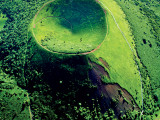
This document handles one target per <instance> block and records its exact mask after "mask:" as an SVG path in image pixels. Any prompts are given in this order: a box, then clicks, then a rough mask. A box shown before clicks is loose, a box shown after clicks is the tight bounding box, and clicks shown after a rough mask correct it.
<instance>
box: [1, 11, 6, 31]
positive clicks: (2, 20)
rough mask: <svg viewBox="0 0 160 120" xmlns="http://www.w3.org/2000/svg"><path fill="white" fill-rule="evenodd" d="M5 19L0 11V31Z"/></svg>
mask: <svg viewBox="0 0 160 120" xmlns="http://www.w3.org/2000/svg"><path fill="white" fill-rule="evenodd" d="M3 16H4V18H3ZM6 20H7V18H6V16H5V15H4V14H2V13H0V31H1V30H2V29H3V26H4V25H5V22H6Z"/></svg>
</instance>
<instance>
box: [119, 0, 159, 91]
mask: <svg viewBox="0 0 160 120" xmlns="http://www.w3.org/2000/svg"><path fill="white" fill-rule="evenodd" d="M116 1H117V2H118V4H119V5H120V6H121V7H122V9H123V10H124V11H125V14H126V16H127V19H128V21H129V22H130V24H131V26H132V30H133V34H134V36H135V42H136V49H137V52H138V55H139V57H140V59H141V62H142V63H143V65H144V66H145V67H146V69H147V71H148V74H149V77H150V79H151V85H152V88H153V89H156V88H160V80H159V78H160V69H159V68H160V60H159V58H160V52H159V45H158V44H159V38H160V34H159V33H160V31H159V25H160V22H159V19H160V14H159V13H160V12H159V9H158V8H159V3H158V1H156V0H154V1H152V2H151V1H148V0H146V1H144V2H141V1H138V3H137V2H136V3H137V5H135V1H124V0H121V1H119V0H116ZM146 3H147V4H146ZM138 23H141V24H138Z"/></svg>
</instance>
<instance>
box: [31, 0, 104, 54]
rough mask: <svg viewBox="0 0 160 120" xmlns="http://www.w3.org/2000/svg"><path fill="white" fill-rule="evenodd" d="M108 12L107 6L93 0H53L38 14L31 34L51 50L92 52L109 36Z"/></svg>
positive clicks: (59, 51)
mask: <svg viewBox="0 0 160 120" xmlns="http://www.w3.org/2000/svg"><path fill="white" fill-rule="evenodd" d="M105 16H106V15H105V12H104V10H103V9H102V8H101V6H100V5H99V4H98V3H97V2H95V1H93V0H88V1H84V0H78V1H76V0H72V1H70V2H69V1H67V0H63V1H62V0H56V1H51V2H48V3H46V4H45V5H44V6H43V7H42V8H41V9H40V10H39V11H38V13H37V14H36V15H35V18H34V20H33V24H32V25H33V26H32V27H33V28H32V34H33V36H34V38H35V39H36V41H37V42H38V43H39V44H40V45H41V46H42V47H43V48H45V49H47V50H49V51H51V52H58V53H71V54H72V53H85V52H90V51H92V50H94V49H96V48H97V47H98V46H99V45H100V44H101V43H102V42H103V40H104V38H105V37H106V34H107V24H106V18H105Z"/></svg>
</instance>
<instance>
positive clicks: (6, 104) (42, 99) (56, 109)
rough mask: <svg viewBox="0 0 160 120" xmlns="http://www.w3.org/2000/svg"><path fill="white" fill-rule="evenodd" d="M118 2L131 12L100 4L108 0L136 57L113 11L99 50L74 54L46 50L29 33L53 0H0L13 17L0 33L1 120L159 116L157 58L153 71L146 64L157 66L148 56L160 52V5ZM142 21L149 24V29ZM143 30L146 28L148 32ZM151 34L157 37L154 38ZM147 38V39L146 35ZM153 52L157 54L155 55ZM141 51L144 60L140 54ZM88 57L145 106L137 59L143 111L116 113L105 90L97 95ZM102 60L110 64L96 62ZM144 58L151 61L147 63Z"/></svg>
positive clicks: (4, 10) (7, 20) (1, 7)
mask: <svg viewBox="0 0 160 120" xmlns="http://www.w3.org/2000/svg"><path fill="white" fill-rule="evenodd" d="M116 1H117V2H118V4H119V5H120V6H121V7H122V10H123V11H124V13H125V14H126V16H125V14H124V13H123V11H122V10H121V8H120V7H119V6H118V5H117V4H116V3H115V2H114V1H113V0H107V1H104V0H101V1H100V2H102V3H103V4H104V5H102V6H103V7H104V9H106V8H105V6H106V7H108V8H109V9H110V10H111V11H112V13H113V15H114V17H115V19H116V20H117V23H118V25H119V27H120V28H121V30H122V31H123V33H124V34H125V36H126V38H127V40H128V42H129V44H130V45H131V46H130V47H131V48H132V50H133V53H134V55H135V56H134V55H133V53H132V51H131V49H130V47H129V46H128V44H127V43H126V41H125V39H124V37H123V35H122V34H121V32H120V31H119V29H118V28H117V25H116V24H115V21H114V19H113V17H112V15H111V13H109V12H106V13H107V15H106V16H105V17H106V20H107V23H108V28H109V31H108V36H107V38H106V39H105V40H104V42H103V44H102V46H101V47H100V49H99V50H97V51H96V52H94V53H93V54H90V55H88V56H82V55H77V56H75V55H74V56H70V55H64V54H63V55H62V54H53V53H50V52H46V51H44V49H42V48H41V47H40V46H39V45H37V44H36V43H35V39H34V38H33V35H32V33H31V32H28V29H29V28H30V27H31V25H30V24H31V22H32V21H33V18H34V16H35V14H36V13H37V11H38V10H39V9H40V8H41V7H42V6H43V5H44V3H46V2H48V0H37V1H34V0H13V1H8V0H3V2H2V1H0V10H1V11H2V13H3V14H4V15H6V16H7V18H8V19H6V22H4V23H3V25H2V24H0V25H2V27H1V29H2V28H3V31H4V32H1V33H0V51H1V54H0V66H1V69H2V71H1V74H0V92H1V93H2V94H0V110H1V112H0V119H5V118H6V116H8V118H9V119H15V120H16V119H24V118H28V119H31V112H32V113H33V115H34V116H33V119H58V120H59V119H81V120H82V119H116V118H119V119H139V118H140V117H141V118H142V119H156V118H159V111H158V110H159V106H158V105H157V104H156V103H158V102H159V89H155V88H158V84H156V85H155V83H156V82H157V83H158V79H159V78H157V79H156V77H154V75H155V74H156V76H158V70H159V68H158V65H159V64H157V67H156V62H157V61H158V60H157V58H158V57H157V58H156V59H153V61H154V62H155V63H153V66H152V67H153V68H152V69H155V70H154V71H155V72H154V74H153V73H152V69H150V67H147V66H151V64H152V63H150V62H151V57H152V56H151V57H150V56H149V55H151V54H153V56H154V55H157V56H158V55H159V54H158V53H156V52H158V45H159V40H158V38H159V37H158V30H159V29H158V28H157V27H158V25H159V24H158V19H159V17H156V16H159V12H158V9H157V8H156V7H155V6H157V5H155V3H156V4H157V3H158V2H157V1H156V0H155V1H152V2H147V0H146V1H124V0H121V1H119V0H116ZM153 5H155V6H153ZM148 7H150V9H151V10H149V8H148ZM128 8H129V10H128ZM142 8H143V9H142ZM43 10H45V9H43ZM106 10H107V9H106ZM152 11H154V12H152ZM47 13H48V12H47ZM62 13H63V12H62ZM152 13H153V14H152ZM142 14H143V15H142ZM151 14H152V15H151ZM141 15H142V16H141ZM146 16H147V17H146ZM149 16H150V17H149ZM43 17H44V16H43ZM125 18H126V19H127V20H128V21H129V23H130V25H131V26H129V24H128V22H127V20H126V19H125ZM142 18H144V19H142ZM1 19H2V18H1ZM50 19H55V18H49V17H48V19H44V20H43V21H42V24H43V23H45V22H47V21H48V20H50ZM37 20H38V19H37ZM60 20H62V21H64V19H58V20H57V22H58V21H60ZM142 21H143V23H141V22H142ZM144 21H145V22H144ZM64 23H68V22H64ZM38 24H39V25H40V24H41V23H37V25H38ZM147 24H148V26H147ZM67 25H68V24H67ZM142 25H145V29H144V27H143V26H142ZM47 26H48V27H50V26H49V25H47ZM139 26H140V27H139ZM56 27H57V26H56ZM130 28H131V29H132V30H133V31H131V29H130ZM134 28H135V29H134ZM63 29H64V28H63ZM137 29H138V30H139V31H138V30H137ZM143 30H146V31H145V32H144V33H143ZM138 32H139V33H138ZM132 33H133V34H132ZM133 35H134V36H133ZM148 35H151V36H152V35H153V36H152V37H151V38H150V37H149V36H148ZM142 37H144V39H141V38H142ZM147 39H149V40H151V41H150V42H149V41H148V40H147ZM153 39H154V40H155V41H154V40H153ZM134 42H135V43H134ZM156 45H157V47H155V46H156ZM144 46H145V47H144ZM148 46H149V47H148ZM135 47H136V50H137V51H136V50H135V49H134V48H135ZM138 47H139V48H138ZM141 48H142V50H144V51H145V53H146V54H148V53H147V51H148V52H149V53H150V54H148V59H147V57H144V55H143V51H142V50H141ZM148 48H150V49H148ZM151 50H152V52H150V51H151ZM153 51H156V52H155V53H153ZM136 52H138V57H139V58H140V59H138V58H137V53H136ZM87 58H90V59H91V60H93V61H95V62H97V63H98V64H100V65H101V66H103V67H104V68H105V70H106V71H107V72H108V74H109V76H110V79H109V78H107V77H104V79H103V82H105V83H106V82H107V83H118V84H120V86H121V87H123V88H125V89H126V90H127V91H128V92H129V93H130V94H131V95H132V96H133V98H134V99H135V101H136V102H137V104H138V105H139V106H141V104H142V103H141V82H140V76H139V73H138V70H137V66H136V63H135V60H136V61H137V63H138V65H139V68H140V71H141V75H142V80H143V95H144V102H143V103H144V106H143V107H144V108H143V110H144V113H143V115H141V111H127V112H126V113H125V114H124V115H121V116H116V114H115V113H114V111H113V110H112V109H109V108H105V107H106V106H105V104H104V101H103V100H104V96H103V94H101V95H100V94H98V93H97V86H96V85H93V84H92V82H91V81H90V80H89V79H88V71H89V70H90V66H89V65H88V61H87V60H88V59H87ZM99 58H101V59H102V60H104V61H105V62H102V61H101V62H100V61H97V59H99ZM140 60H141V61H140ZM156 60H157V61H156ZM145 61H148V62H146V63H145ZM104 63H105V64H104ZM141 63H142V64H141ZM147 70H148V72H147ZM4 72H5V73H4ZM6 74H7V75H6ZM11 76H14V77H11ZM150 80H151V81H150ZM151 85H152V89H151ZM152 93H154V94H152ZM153 98H154V99H153ZM124 100H126V98H124ZM112 102H114V104H113V105H115V104H116V103H117V102H118V101H117V100H114V99H113V100H112ZM126 102H127V100H126ZM30 110H31V111H30Z"/></svg>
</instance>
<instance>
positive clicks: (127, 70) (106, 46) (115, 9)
mask: <svg viewBox="0 0 160 120" xmlns="http://www.w3.org/2000/svg"><path fill="white" fill-rule="evenodd" d="M100 2H102V3H103V7H104V8H105V9H107V8H106V7H108V8H109V9H110V10H111V12H112V13H113V15H114V17H115V19H116V20H117V23H118V25H119V26H120V28H121V30H122V31H123V33H124V34H125V36H126V38H127V40H128V42H129V44H130V45H131V48H132V49H133V51H134V53H135V50H134V40H133V36H132V33H131V31H130V26H129V24H128V22H127V21H126V20H125V15H124V13H123V11H122V10H121V8H120V7H119V6H118V5H117V4H116V2H114V1H113V0H107V1H105V0H100ZM107 20H108V24H109V28H108V29H109V31H108V35H107V38H106V39H105V41H104V43H103V44H102V46H101V47H100V49H98V50H97V51H95V52H94V53H93V54H94V55H95V56H96V58H99V57H101V58H103V59H104V60H105V61H107V62H108V64H109V66H110V70H108V72H109V74H110V77H111V79H104V81H105V82H107V83H118V84H120V85H121V87H123V88H125V89H126V90H128V91H129V92H130V94H131V95H133V98H135V100H136V102H137V103H138V105H139V106H141V104H142V96H141V80H140V75H139V71H138V70H137V65H136V63H135V60H134V55H133V52H132V51H131V49H130V47H129V45H128V44H127V42H126V40H125V39H124V37H123V35H122V34H121V32H120V30H119V29H118V27H117V25H116V23H115V21H114V19H113V17H112V15H111V13H110V12H108V11H107ZM132 43H133V44H132ZM137 60H138V59H137ZM106 70H107V68H106Z"/></svg>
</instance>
